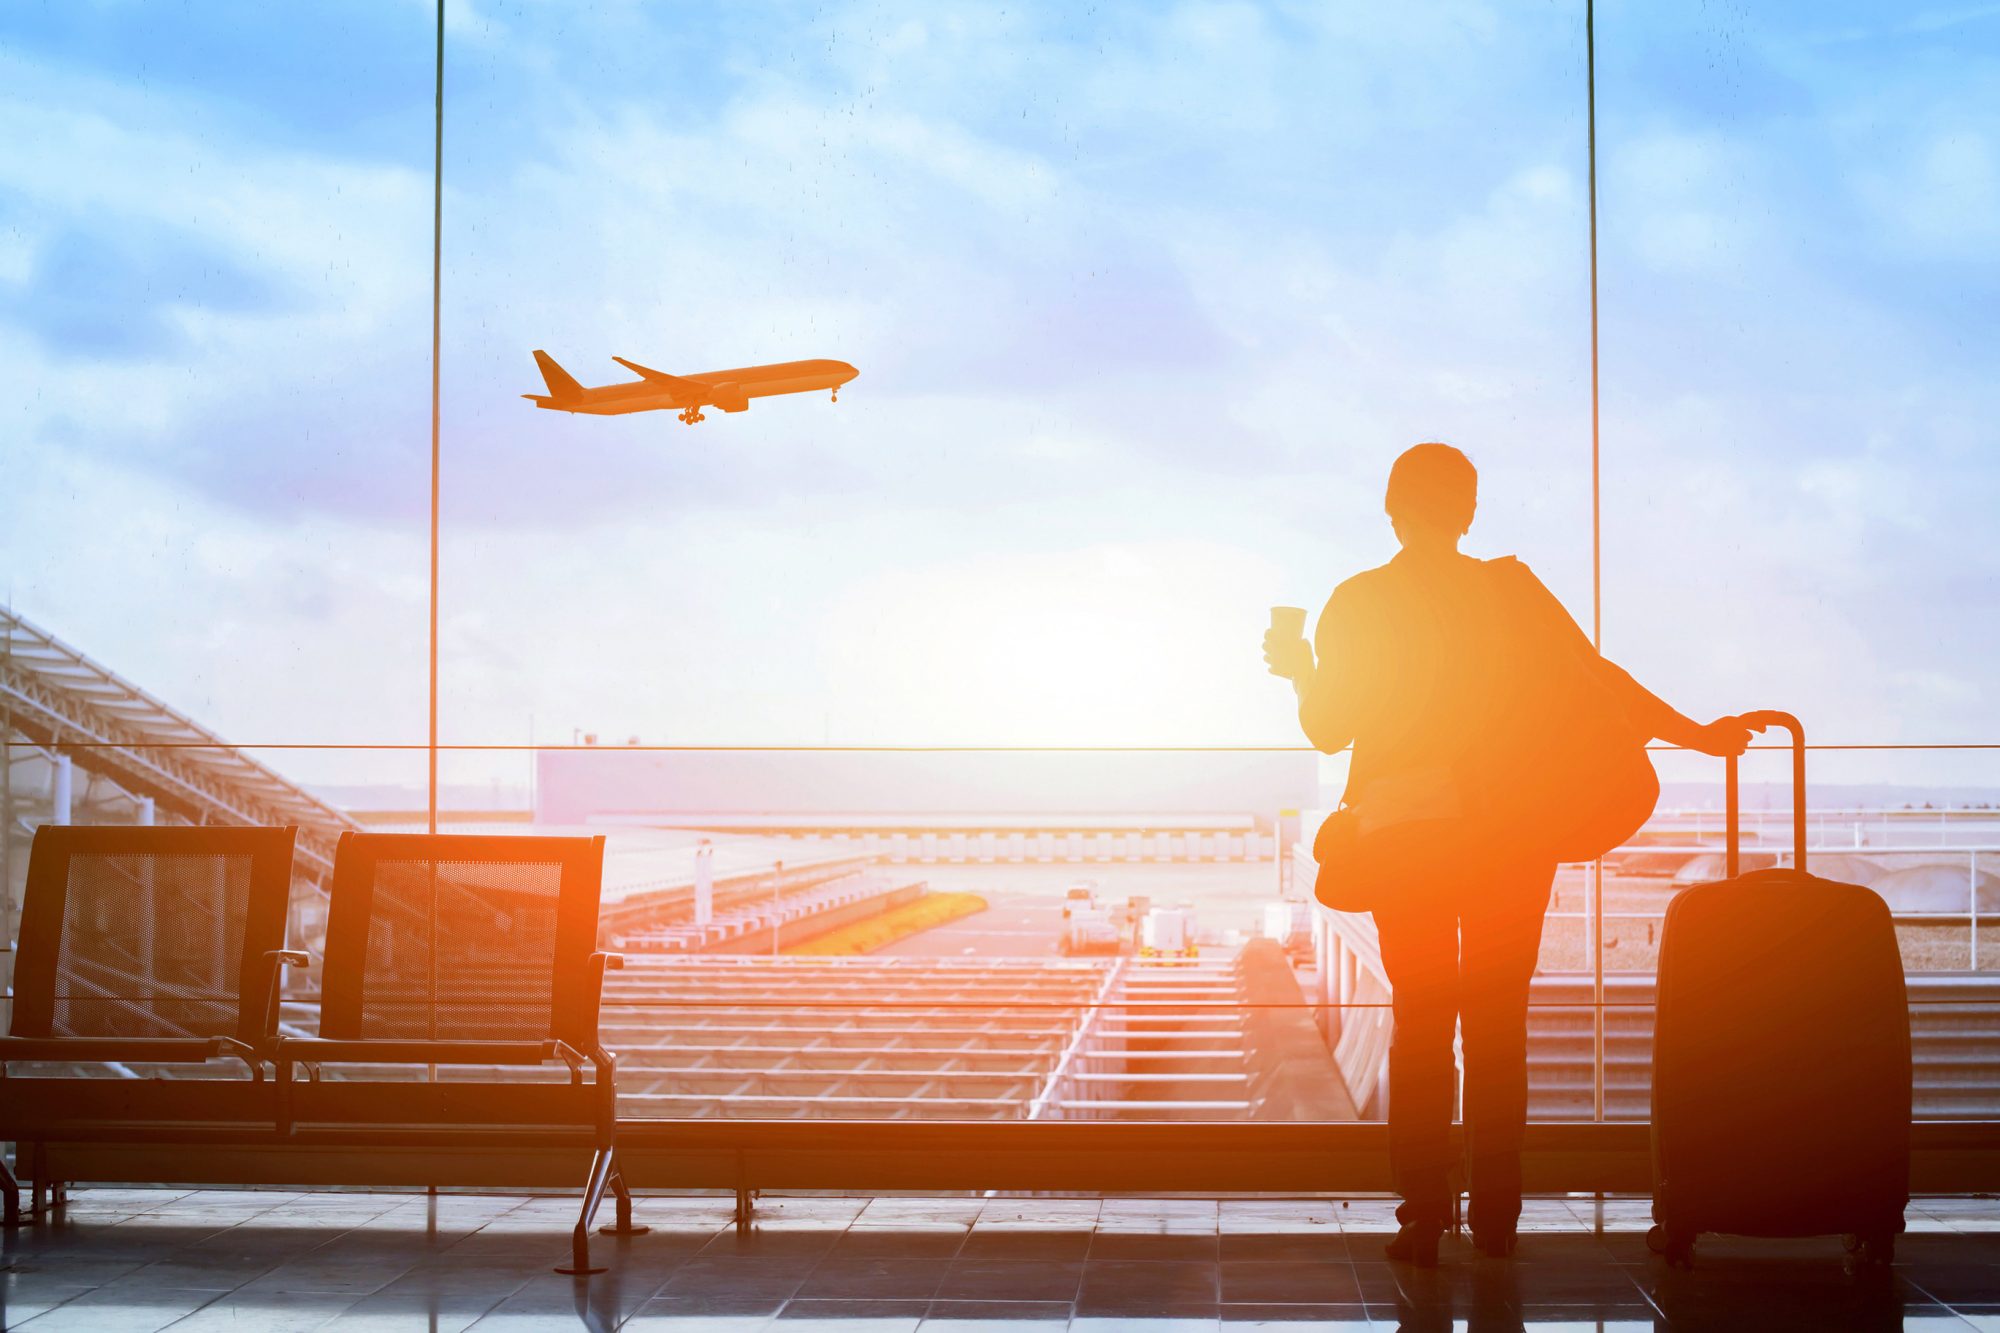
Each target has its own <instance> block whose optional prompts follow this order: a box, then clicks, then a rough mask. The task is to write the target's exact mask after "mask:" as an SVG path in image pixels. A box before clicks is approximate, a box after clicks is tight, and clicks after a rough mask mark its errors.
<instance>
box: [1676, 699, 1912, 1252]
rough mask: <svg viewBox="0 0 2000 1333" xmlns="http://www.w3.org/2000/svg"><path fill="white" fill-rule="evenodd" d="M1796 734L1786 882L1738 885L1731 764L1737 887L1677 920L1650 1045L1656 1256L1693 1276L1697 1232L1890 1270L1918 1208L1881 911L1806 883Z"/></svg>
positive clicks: (1898, 961) (1859, 894)
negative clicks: (1798, 1242) (1763, 1240)
mask: <svg viewBox="0 0 2000 1333" xmlns="http://www.w3.org/2000/svg"><path fill="white" fill-rule="evenodd" d="M1743 720H1744V721H1745V722H1746V723H1748V724H1749V725H1750V726H1751V727H1752V728H1753V729H1755V730H1758V731H1762V730H1764V729H1765V728H1766V727H1768V726H1773V725H1777V726H1782V727H1784V728H1785V729H1786V730H1788V731H1790V732H1791V734H1792V838H1793V844H1794V849H1795V850H1794V853H1793V861H1792V864H1791V865H1790V866H1780V867H1777V868H1775V869H1771V870H1759V871H1754V872H1752V873H1750V874H1747V875H1745V874H1738V873H1737V866H1738V844H1739V829H1738V822H1739V821H1738V810H1737V764H1736V760H1735V759H1731V760H1729V769H1728V777H1727V784H1728V785H1727V810H1728V813H1727V821H1728V845H1727V850H1726V853H1725V855H1726V865H1727V876H1726V878H1724V879H1722V880H1720V881H1718V882H1716V883H1713V884H1699V885H1696V886H1694V887H1692V888H1690V889H1687V890H1685V891H1684V892H1682V893H1681V894H1680V895H1678V896H1677V897H1676V898H1675V899H1674V900H1673V902H1672V904H1671V905H1669V907H1668V908H1667V916H1666V922H1665V925H1664V926H1663V927H1662V931H1661V936H1660V966H1659V981H1658V987H1657V992H1656V1000H1655V1003H1656V1006H1657V1008H1656V1015H1657V1016H1656V1018H1655V1026H1654V1032H1653V1220H1654V1223H1655V1225H1654V1227H1653V1229H1652V1232H1651V1234H1650V1235H1649V1236H1648V1238H1647V1240H1648V1244H1649V1245H1650V1246H1651V1248H1652V1249H1653V1250H1654V1251H1655V1252H1657V1253H1660V1254H1664V1255H1665V1256H1666V1257H1667V1260H1668V1262H1670V1263H1673V1264H1677V1265H1680V1266H1688V1265H1691V1264H1692V1263H1693V1260H1694V1242H1695V1237H1696V1236H1697V1235H1698V1234H1699V1233H1701V1232H1704V1231H1712V1232H1722V1233H1727V1234H1732V1235H1741V1236H1819V1235H1844V1236H1846V1237H1847V1245H1848V1249H1849V1250H1850V1251H1854V1252H1857V1253H1858V1254H1859V1255H1860V1256H1861V1258H1862V1260H1863V1261H1864V1262H1869V1263H1887V1262H1889V1260H1890V1259H1891V1258H1892V1257H1893V1256H1894V1254H1895V1238H1896V1236H1897V1235H1899V1234H1900V1233H1901V1232H1902V1230H1903V1209H1904V1206H1905V1205H1906V1204H1908V1203H1909V1198H1910V1088H1911V1079H1910V1011H1909V1007H1908V1002H1907V999H1906V997H1905V995H1904V990H1903V964H1902V958H1901V955H1900V954H1899V953H1898V951H1897V948H1896V932H1895V928H1894V926H1893V925H1892V924H1891V922H1890V919H1889V909H1888V906H1887V905H1886V904H1885V903H1884V902H1883V901H1882V899H1881V898H1880V897H1879V896H1877V895H1876V894H1875V893H1873V892H1871V891H1870V890H1868V889H1865V888H1862V887H1861V886H1860V885H1856V884H1841V883H1837V882H1835V881H1833V880H1827V879H1820V878H1818V877H1816V876H1814V875H1812V874H1809V873H1808V872H1807V870H1806V816H1805V806H1806V788H1805V762H1806V756H1805V733H1804V730H1803V729H1802V728H1801V727H1800V725H1799V722H1798V720H1797V719H1796V718H1794V717H1792V716H1791V715H1789V714H1786V713H1751V714H1747V715H1745V717H1744V719H1743Z"/></svg>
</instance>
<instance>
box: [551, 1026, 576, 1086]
mask: <svg viewBox="0 0 2000 1333" xmlns="http://www.w3.org/2000/svg"><path fill="white" fill-rule="evenodd" d="M548 1058H549V1059H552V1060H560V1061H562V1062H563V1063H564V1064H566V1065H568V1066H569V1077H570V1082H572V1083H581V1082H583V1052H582V1051H579V1050H578V1049H577V1048H576V1047H574V1046H572V1045H570V1044H569V1043H568V1042H566V1041H564V1040H563V1039H562V1038H561V1037H557V1038H556V1039H555V1040H554V1041H551V1042H550V1043H549V1045H548Z"/></svg>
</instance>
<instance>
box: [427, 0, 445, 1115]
mask: <svg viewBox="0 0 2000 1333" xmlns="http://www.w3.org/2000/svg"><path fill="white" fill-rule="evenodd" d="M435 87H436V98H437V102H436V110H437V120H436V136H435V138H434V139H433V140H432V145H431V676H430V744H429V746H428V749H427V756H426V757H427V758H428V759H429V761H430V764H429V769H430V771H429V774H428V780H427V782H426V783H425V790H426V800H425V803H424V826H425V828H426V829H428V830H429V831H430V832H431V833H432V834H435V833H436V832H437V831H438V490H439V472H440V467H439V463H440V451H439V448H438V358H439V351H438V347H439V330H440V329H441V327H442V325H443V310H444V299H443V298H444V0H437V80H436V84H435ZM429 865H430V890H431V891H430V915H431V931H430V955H431V958H430V962H431V996H430V1001H431V1002H430V1005H429V1010H430V1022H429V1024H428V1030H429V1032H430V1035H431V1039H432V1040H433V1041H435V1040H436V1039H437V982H438V963H437V956H438V919H437V898H438V895H437V862H436V861H435V860H432V861H430V862H429ZM425 1077H427V1078H428V1079H430V1080H431V1081H432V1082H435V1081H436V1080H437V1066H436V1065H431V1066H429V1067H428V1068H427V1069H426V1070H425Z"/></svg>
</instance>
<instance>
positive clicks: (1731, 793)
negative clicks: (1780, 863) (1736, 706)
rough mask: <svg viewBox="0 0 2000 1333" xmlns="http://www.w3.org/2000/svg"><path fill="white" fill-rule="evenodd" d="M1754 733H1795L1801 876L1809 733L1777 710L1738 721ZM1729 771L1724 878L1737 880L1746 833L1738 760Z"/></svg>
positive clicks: (1796, 863)
mask: <svg viewBox="0 0 2000 1333" xmlns="http://www.w3.org/2000/svg"><path fill="white" fill-rule="evenodd" d="M1736 720H1737V721H1738V722H1741V723H1742V724H1743V725H1744V726H1746V727H1748V728H1750V730H1752V731H1763V730H1765V729H1766V728H1767V727H1783V728H1784V729H1785V730H1786V731H1789V732H1791V733H1792V867H1793V868H1794V869H1795V870H1797V871H1798V872H1799V873H1800V874H1804V873H1805V868H1806V729H1805V728H1804V727H1803V726H1801V725H1800V724H1799V720H1798V719H1797V718H1795V717H1793V716H1792V715H1791V714H1790V713H1780V712H1778V711H1777V710H1775V709H1763V710H1761V711H1759V712H1755V713H1745V714H1743V715H1742V716H1741V717H1739V718H1737V719H1736ZM1726 762H1727V763H1728V765H1729V768H1728V770H1727V772H1726V774H1725V776H1724V778H1723V785H1722V802H1723V810H1724V818H1725V819H1726V820H1727V822H1728V839H1729V841H1728V845H1727V847H1726V848H1725V849H1724V851H1723V863H1724V864H1723V869H1724V874H1725V876H1726V877H1727V878H1729V879H1735V878H1736V876H1737V874H1738V873H1740V871H1741V869H1742V867H1741V865H1740V862H1741V859H1742V858H1741V856H1740V851H1741V843H1742V830H1741V827H1740V823H1741V820H1740V817H1739V815H1738V812H1737V792H1736V756H1735V755H1730V756H1729V758H1728V760H1727V761H1726Z"/></svg>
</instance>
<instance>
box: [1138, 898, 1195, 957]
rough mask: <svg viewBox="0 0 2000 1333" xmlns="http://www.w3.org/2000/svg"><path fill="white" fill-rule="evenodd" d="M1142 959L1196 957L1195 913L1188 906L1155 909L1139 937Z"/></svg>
mask: <svg viewBox="0 0 2000 1333" xmlns="http://www.w3.org/2000/svg"><path fill="white" fill-rule="evenodd" d="M1139 939H1140V944H1139V956H1140V957H1141V958H1193V957H1195V956H1196V955H1197V954H1198V953H1199V952H1200V950H1199V949H1198V948H1197V947H1196V946H1195V942H1194V913H1193V912H1191V911H1189V910H1188V909H1187V908H1185V907H1155V908H1154V909H1153V910H1152V911H1150V912H1148V913H1146V921H1145V925H1144V926H1143V927H1142V928H1141V930H1140V934H1139Z"/></svg>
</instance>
